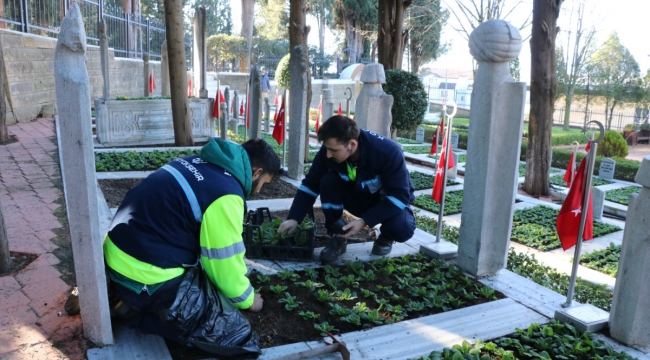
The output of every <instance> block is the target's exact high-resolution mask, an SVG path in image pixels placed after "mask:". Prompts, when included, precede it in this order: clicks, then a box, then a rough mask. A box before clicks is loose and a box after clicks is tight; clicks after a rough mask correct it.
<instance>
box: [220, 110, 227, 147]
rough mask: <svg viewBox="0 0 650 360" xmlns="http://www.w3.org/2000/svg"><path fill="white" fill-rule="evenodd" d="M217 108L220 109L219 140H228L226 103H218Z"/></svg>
mask: <svg viewBox="0 0 650 360" xmlns="http://www.w3.org/2000/svg"><path fill="white" fill-rule="evenodd" d="M219 108H220V109H221V112H220V113H219V135H220V138H221V140H228V125H229V124H228V105H227V104H226V103H220V104H219Z"/></svg>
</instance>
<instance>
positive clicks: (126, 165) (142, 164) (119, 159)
mask: <svg viewBox="0 0 650 360" xmlns="http://www.w3.org/2000/svg"><path fill="white" fill-rule="evenodd" d="M198 153H199V150H198V149H197V150H163V151H158V150H154V151H125V152H112V151H111V152H98V153H95V171H97V172H104V171H151V170H157V169H158V168H160V167H161V166H163V165H165V164H167V163H168V162H170V161H172V160H174V159H177V158H180V157H184V156H189V155H194V154H198Z"/></svg>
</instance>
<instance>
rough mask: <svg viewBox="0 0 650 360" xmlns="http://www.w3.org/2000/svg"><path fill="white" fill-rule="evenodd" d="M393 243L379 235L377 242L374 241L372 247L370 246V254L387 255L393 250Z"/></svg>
mask: <svg viewBox="0 0 650 360" xmlns="http://www.w3.org/2000/svg"><path fill="white" fill-rule="evenodd" d="M394 242H395V241H393V240H391V239H389V238H387V237H385V236H383V234H380V235H379V237H378V238H377V240H375V243H374V245H372V254H373V255H388V254H390V251H391V250H392V249H393V243H394Z"/></svg>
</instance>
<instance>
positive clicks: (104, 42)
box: [97, 19, 111, 100]
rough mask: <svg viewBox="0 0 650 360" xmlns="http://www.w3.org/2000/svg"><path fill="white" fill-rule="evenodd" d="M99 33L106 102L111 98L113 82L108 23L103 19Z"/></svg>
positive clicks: (98, 25) (103, 92) (103, 89)
mask: <svg viewBox="0 0 650 360" xmlns="http://www.w3.org/2000/svg"><path fill="white" fill-rule="evenodd" d="M97 31H99V57H100V61H101V66H102V79H103V80H104V86H103V88H102V95H103V96H104V100H108V99H110V97H111V81H110V72H109V69H108V39H107V38H106V21H105V20H104V19H102V20H101V21H99V22H98V23H97Z"/></svg>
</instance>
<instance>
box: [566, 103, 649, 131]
mask: <svg viewBox="0 0 650 360" xmlns="http://www.w3.org/2000/svg"><path fill="white" fill-rule="evenodd" d="M565 113H566V109H565V108H556V109H555V111H554V112H553V125H563V124H564V115H565ZM608 119H609V114H606V113H605V112H604V111H593V110H588V111H585V110H584V109H576V110H573V109H571V111H570V113H569V125H570V126H574V127H583V126H584V124H585V123H587V122H589V121H592V120H597V121H600V122H601V123H602V124H603V125H605V128H606V129H608V130H623V128H624V127H625V125H638V124H640V123H642V122H644V121H645V120H646V119H644V118H643V117H640V116H639V115H637V114H635V113H623V112H615V113H613V114H612V116H611V124H610V123H609V122H608V121H607V120H608Z"/></svg>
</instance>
